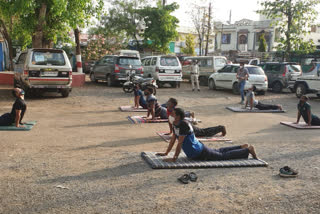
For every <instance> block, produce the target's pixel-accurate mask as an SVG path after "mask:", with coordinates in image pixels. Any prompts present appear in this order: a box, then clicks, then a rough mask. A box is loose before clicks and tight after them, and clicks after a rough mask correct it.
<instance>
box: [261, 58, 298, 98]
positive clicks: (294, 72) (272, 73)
mask: <svg viewBox="0 0 320 214" xmlns="http://www.w3.org/2000/svg"><path fill="white" fill-rule="evenodd" d="M259 66H260V67H262V69H263V70H264V72H265V73H266V75H267V77H268V81H269V85H268V87H269V88H272V91H274V92H276V93H280V92H282V89H283V88H289V89H290V90H291V92H294V89H293V86H294V82H295V80H296V79H297V78H298V77H299V76H301V74H302V69H301V66H300V65H298V64H296V63H291V62H266V63H262V64H260V65H259Z"/></svg>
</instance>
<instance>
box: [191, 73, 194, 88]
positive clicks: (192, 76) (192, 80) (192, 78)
mask: <svg viewBox="0 0 320 214" xmlns="http://www.w3.org/2000/svg"><path fill="white" fill-rule="evenodd" d="M194 81H195V75H193V74H191V85H192V90H194Z"/></svg>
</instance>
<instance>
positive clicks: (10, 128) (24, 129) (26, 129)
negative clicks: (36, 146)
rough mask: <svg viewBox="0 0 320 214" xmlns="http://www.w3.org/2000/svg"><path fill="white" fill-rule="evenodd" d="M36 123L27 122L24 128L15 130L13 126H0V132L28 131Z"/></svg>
mask: <svg viewBox="0 0 320 214" xmlns="http://www.w3.org/2000/svg"><path fill="white" fill-rule="evenodd" d="M36 123H37V121H29V122H26V123H25V124H24V126H25V127H24V128H17V127H16V126H15V125H11V126H0V131H30V130H31V129H32V128H33V126H34V125H36Z"/></svg>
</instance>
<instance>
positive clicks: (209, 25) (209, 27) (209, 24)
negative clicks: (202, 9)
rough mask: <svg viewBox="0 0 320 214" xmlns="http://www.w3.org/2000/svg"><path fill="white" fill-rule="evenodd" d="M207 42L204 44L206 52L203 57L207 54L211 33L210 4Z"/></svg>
mask: <svg viewBox="0 0 320 214" xmlns="http://www.w3.org/2000/svg"><path fill="white" fill-rule="evenodd" d="M207 29H208V30H207V42H206V51H205V56H207V55H208V52H209V37H210V32H211V3H209V10H208V26H207Z"/></svg>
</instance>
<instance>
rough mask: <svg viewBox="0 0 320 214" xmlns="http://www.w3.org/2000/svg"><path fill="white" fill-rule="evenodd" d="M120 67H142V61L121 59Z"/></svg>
mask: <svg viewBox="0 0 320 214" xmlns="http://www.w3.org/2000/svg"><path fill="white" fill-rule="evenodd" d="M119 65H141V61H140V60H139V59H137V58H125V57H121V58H120V59H119Z"/></svg>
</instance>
